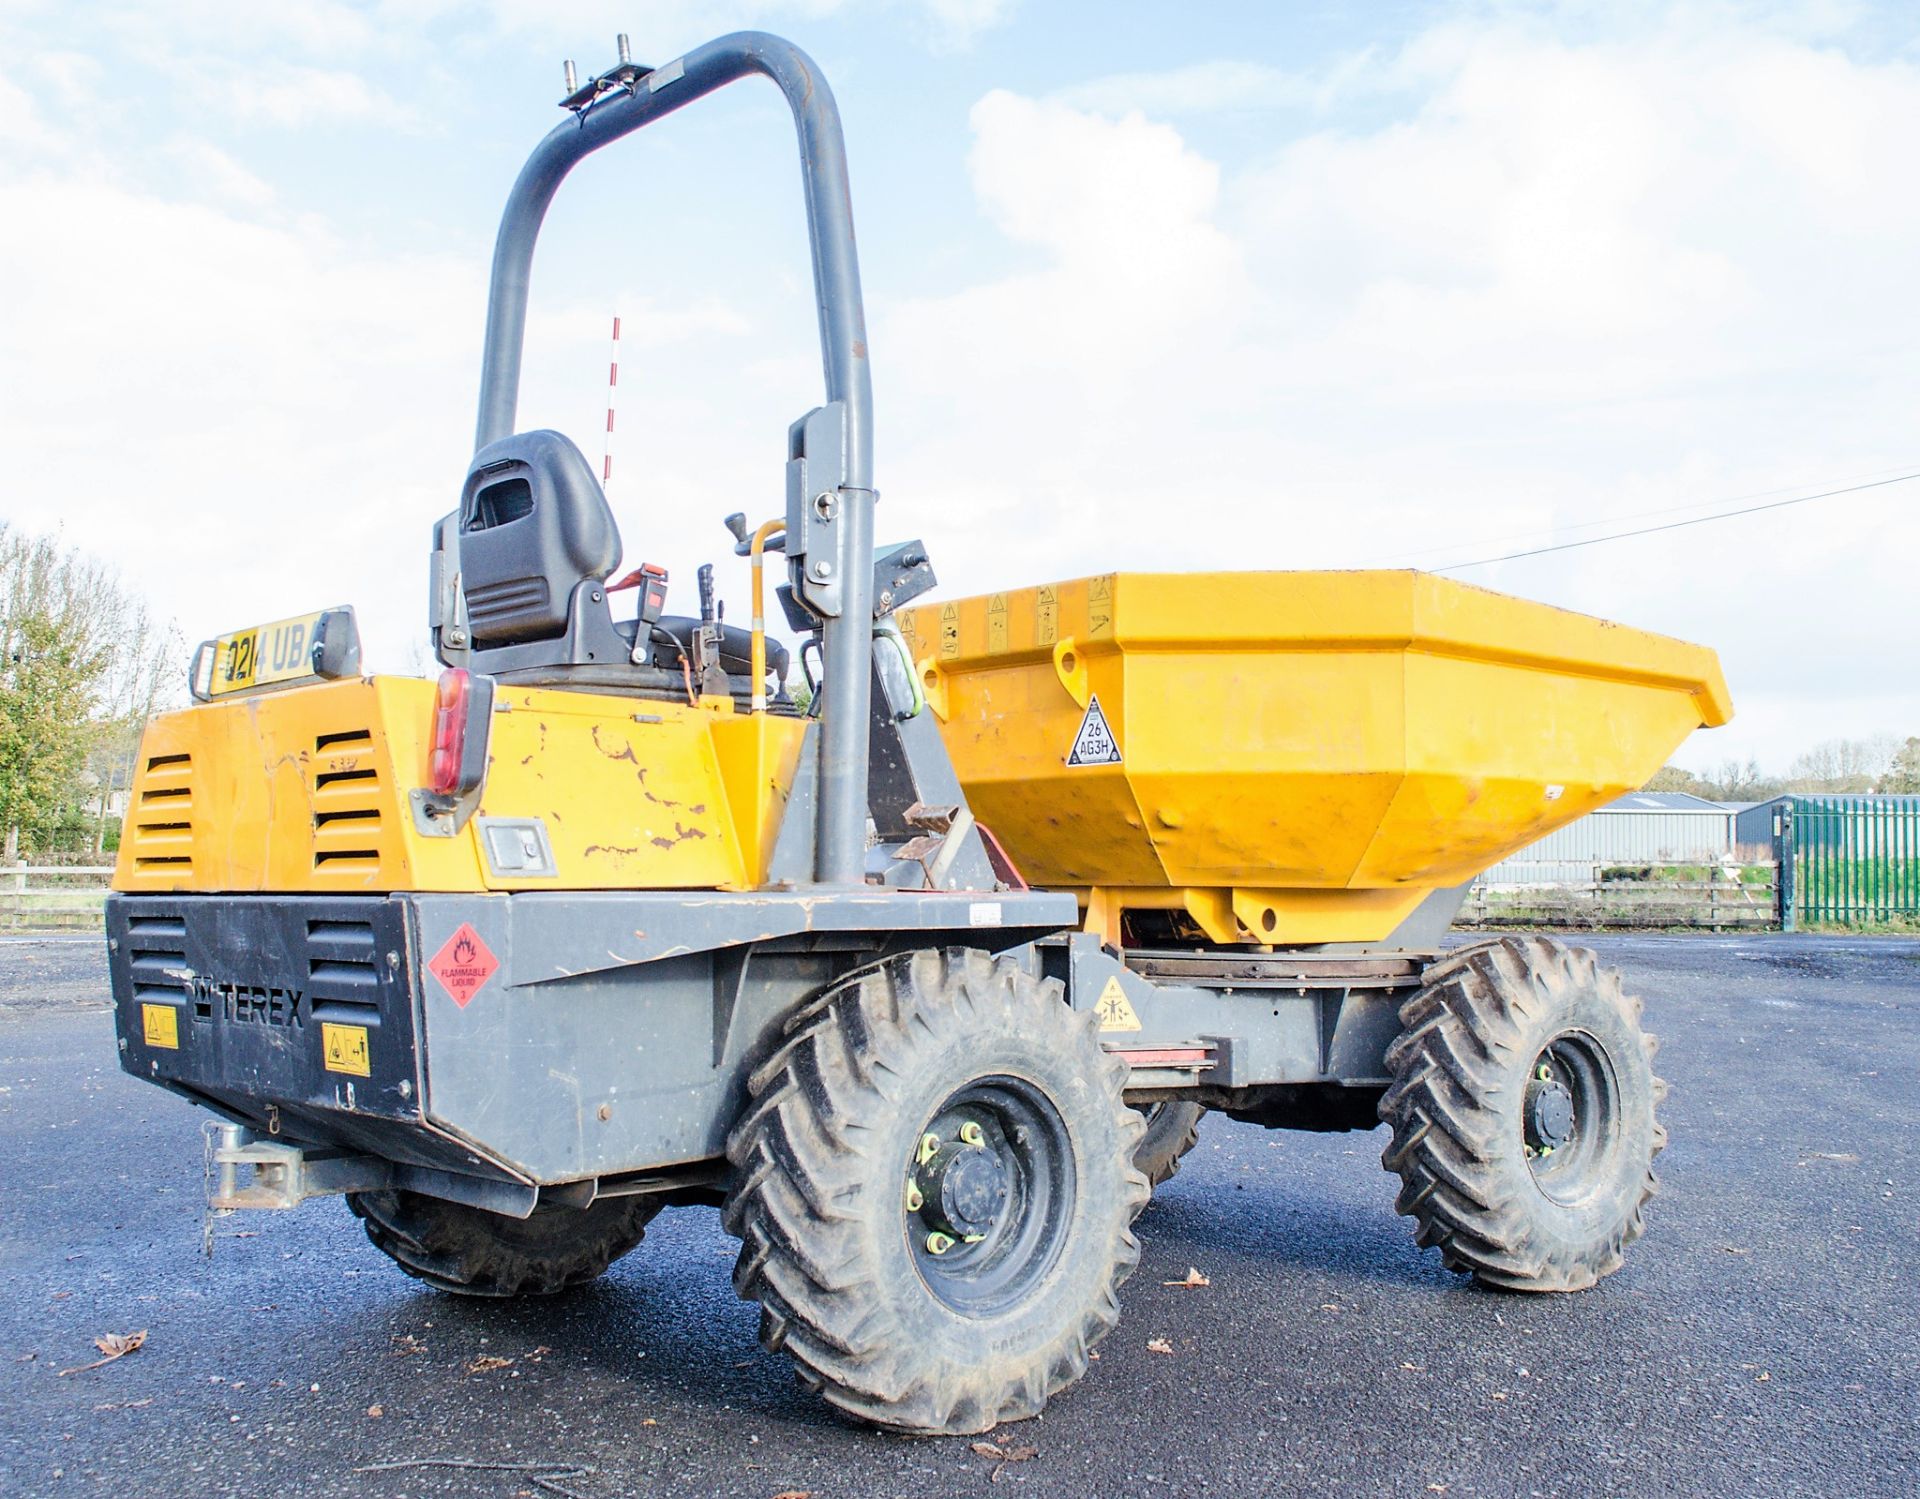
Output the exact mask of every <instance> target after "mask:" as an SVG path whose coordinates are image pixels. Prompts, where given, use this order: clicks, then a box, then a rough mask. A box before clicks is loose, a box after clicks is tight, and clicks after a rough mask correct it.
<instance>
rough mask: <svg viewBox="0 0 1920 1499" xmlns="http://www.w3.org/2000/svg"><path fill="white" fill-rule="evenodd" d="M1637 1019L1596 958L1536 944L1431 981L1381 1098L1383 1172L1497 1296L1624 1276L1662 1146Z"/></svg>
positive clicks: (1422, 1238) (1472, 954)
mask: <svg viewBox="0 0 1920 1499" xmlns="http://www.w3.org/2000/svg"><path fill="white" fill-rule="evenodd" d="M1640 1008H1641V1006H1640V1001H1639V1000H1637V999H1634V998H1631V997H1629V996H1627V995H1626V994H1624V993H1622V991H1621V988H1620V976H1619V975H1618V974H1617V973H1615V972H1613V971H1612V970H1610V969H1604V968H1602V967H1600V966H1599V962H1598V960H1597V959H1596V958H1595V956H1594V955H1593V953H1592V952H1590V951H1588V950H1587V949H1585V948H1576V947H1564V946H1562V945H1561V944H1560V943H1558V942H1552V941H1548V940H1547V939H1545V938H1540V937H1525V938H1522V937H1506V938H1502V939H1500V940H1498V941H1495V942H1490V943H1486V944H1483V945H1480V946H1476V947H1473V948H1470V949H1467V950H1465V951H1463V952H1458V953H1455V954H1453V955H1452V956H1450V957H1449V958H1447V959H1446V960H1444V961H1443V962H1441V963H1438V964H1436V965H1435V966H1434V967H1433V968H1431V969H1430V970H1428V974H1427V982H1426V986H1425V987H1424V988H1423V989H1422V990H1421V991H1420V992H1419V993H1418V994H1416V995H1415V996H1414V997H1413V998H1412V999H1410V1000H1408V1001H1407V1003H1406V1004H1405V1005H1404V1006H1403V1007H1402V1008H1401V1011H1400V1020H1401V1024H1402V1026H1403V1027H1404V1029H1403V1031H1402V1034H1401V1035H1400V1037H1399V1038H1398V1039H1397V1040H1395V1041H1394V1043H1393V1044H1392V1045H1391V1046H1390V1047H1389V1048H1388V1049H1387V1069H1388V1072H1389V1073H1390V1075H1391V1076H1392V1077H1393V1079H1394V1081H1393V1084H1392V1086H1391V1087H1389V1088H1388V1089H1387V1091H1386V1093H1385V1095H1384V1096H1383V1097H1382V1098H1381V1100H1380V1117H1381V1118H1382V1119H1384V1120H1385V1121H1386V1122H1387V1123H1388V1124H1390V1125H1392V1126H1393V1139H1392V1141H1391V1143H1390V1144H1389V1145H1388V1146H1387V1149H1386V1153H1385V1154H1384V1155H1383V1156H1382V1157H1381V1161H1382V1163H1383V1164H1384V1165H1385V1166H1386V1167H1387V1169H1388V1170H1390V1171H1395V1172H1397V1173H1399V1175H1400V1178H1401V1181H1402V1184H1403V1185H1402V1187H1401V1190H1400V1195H1399V1199H1398V1201H1397V1202H1396V1203H1395V1207H1396V1208H1397V1209H1398V1210H1399V1211H1400V1212H1401V1213H1404V1214H1406V1215H1407V1216H1409V1217H1411V1218H1412V1219H1413V1220H1414V1222H1415V1224H1416V1225H1417V1226H1418V1229H1419V1242H1420V1243H1421V1244H1422V1245H1429V1246H1434V1247H1437V1248H1438V1249H1439V1250H1440V1252H1441V1255H1442V1256H1443V1257H1444V1259H1445V1260H1446V1263H1447V1264H1448V1265H1449V1266H1450V1267H1451V1268H1453V1269H1456V1270H1463V1271H1469V1272H1471V1273H1472V1274H1473V1275H1474V1276H1475V1278H1476V1279H1478V1280H1480V1281H1481V1282H1482V1283H1483V1284H1486V1285H1492V1286H1499V1287H1503V1288H1505V1289H1508V1290H1517V1291H1578V1290H1583V1289H1585V1288H1586V1287H1588V1286H1591V1285H1592V1284H1593V1283H1594V1282H1595V1281H1596V1280H1598V1279H1599V1278H1600V1277H1601V1276H1603V1275H1610V1274H1612V1273H1613V1272H1614V1271H1615V1270H1617V1269H1619V1268H1620V1265H1621V1262H1622V1255H1623V1253H1624V1251H1625V1249H1626V1247H1627V1246H1628V1245H1629V1244H1631V1243H1633V1241H1634V1240H1635V1239H1637V1238H1639V1237H1640V1234H1641V1231H1642V1228H1643V1220H1642V1211H1643V1209H1644V1207H1645V1204H1646V1201H1647V1199H1648V1198H1650V1197H1651V1196H1653V1194H1654V1192H1655V1191H1656V1190H1657V1187H1658V1182H1657V1179H1656V1178H1655V1176H1654V1172H1653V1158H1654V1156H1655V1155H1657V1154H1658V1153H1659V1151H1660V1149H1661V1147H1662V1146H1663V1145H1665V1144H1666V1138H1667V1137H1666V1131H1665V1130H1664V1129H1662V1128H1661V1126H1660V1124H1659V1122H1658V1120H1657V1119H1655V1117H1654V1107H1655V1105H1656V1104H1657V1103H1658V1101H1659V1100H1660V1099H1661V1098H1662V1097H1664V1096H1665V1093H1666V1085H1665V1084H1664V1083H1662V1082H1661V1081H1660V1079H1658V1078H1657V1077H1655V1076H1654V1075H1653V1056H1654V1052H1655V1050H1656V1048H1657V1043H1656V1042H1655V1040H1654V1038H1653V1037H1652V1036H1649V1035H1647V1034H1645V1033H1644V1032H1643V1031H1642V1030H1641V1029H1640Z"/></svg>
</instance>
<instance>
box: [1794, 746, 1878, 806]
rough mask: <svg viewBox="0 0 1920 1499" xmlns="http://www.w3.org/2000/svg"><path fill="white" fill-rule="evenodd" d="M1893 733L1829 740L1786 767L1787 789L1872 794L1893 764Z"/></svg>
mask: <svg viewBox="0 0 1920 1499" xmlns="http://www.w3.org/2000/svg"><path fill="white" fill-rule="evenodd" d="M1896 748H1897V741H1896V740H1895V739H1894V737H1893V735H1891V734H1875V735H1873V736H1871V737H1870V738H1866V739H1827V740H1823V741H1822V742H1821V743H1819V744H1816V745H1815V746H1814V747H1813V748H1812V749H1810V750H1808V751H1807V752H1806V753H1805V754H1803V755H1800V756H1798V757H1797V758H1796V759H1795V760H1794V762H1793V764H1791V765H1790V766H1788V767H1787V790H1789V791H1814V792H1829V793H1841V794H1844V793H1849V792H1863V791H1871V790H1872V789H1873V784H1874V782H1875V781H1876V780H1878V779H1879V778H1880V776H1881V774H1882V773H1883V772H1884V771H1885V770H1886V769H1887V766H1888V764H1889V762H1891V761H1892V759H1893V756H1894V751H1895V749H1896Z"/></svg>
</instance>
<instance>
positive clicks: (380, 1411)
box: [367, 1405, 387, 1421]
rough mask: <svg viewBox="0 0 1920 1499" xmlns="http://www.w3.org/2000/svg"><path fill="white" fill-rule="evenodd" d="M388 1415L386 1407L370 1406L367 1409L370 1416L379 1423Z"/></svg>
mask: <svg viewBox="0 0 1920 1499" xmlns="http://www.w3.org/2000/svg"><path fill="white" fill-rule="evenodd" d="M386 1413H387V1412H386V1408H385V1407H384V1406H378V1405H370V1406H368V1407H367V1414H368V1415H369V1416H372V1417H373V1419H374V1420H376V1421H378V1420H379V1419H380V1418H381V1417H382V1416H384V1415H385V1414H386Z"/></svg>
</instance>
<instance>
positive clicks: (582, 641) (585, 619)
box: [458, 430, 787, 688]
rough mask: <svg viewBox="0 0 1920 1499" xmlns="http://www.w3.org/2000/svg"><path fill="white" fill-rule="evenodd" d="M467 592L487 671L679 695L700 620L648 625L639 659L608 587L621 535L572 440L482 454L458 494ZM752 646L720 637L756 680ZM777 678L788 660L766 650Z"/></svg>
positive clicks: (545, 435)
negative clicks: (657, 688) (654, 682)
mask: <svg viewBox="0 0 1920 1499" xmlns="http://www.w3.org/2000/svg"><path fill="white" fill-rule="evenodd" d="M458 525H459V552H460V557H459V572H460V591H461V593H462V595H463V598H464V602H465V605H466V615H467V628H468V634H469V636H470V638H471V640H472V642H473V644H472V663H473V665H474V668H475V669H476V670H479V671H488V672H495V673H512V674H518V675H523V676H526V675H531V676H535V677H542V678H553V679H558V678H561V677H562V676H563V675H564V676H571V677H575V678H591V679H592V680H594V681H608V680H610V679H615V678H617V679H622V680H634V681H635V682H636V685H645V683H644V682H643V681H640V680H639V679H646V678H653V677H655V676H657V675H659V674H662V673H665V674H666V676H667V679H668V680H670V682H671V683H672V685H674V686H675V687H676V688H677V687H678V685H679V684H680V683H681V682H682V680H683V675H684V674H683V672H682V668H681V662H682V658H683V657H684V656H686V655H687V654H688V653H690V652H691V650H692V645H693V636H694V634H695V632H696V631H697V630H698V628H699V623H700V622H699V621H698V620H697V619H692V618H687V617H684V616H671V615H670V616H667V617H666V618H663V619H661V620H660V621H659V623H658V624H656V625H653V626H651V627H648V634H647V639H646V641H645V643H644V649H642V650H641V651H640V652H638V653H637V654H638V655H639V657H640V660H639V661H638V662H635V661H634V659H633V658H634V656H635V654H636V652H635V651H634V636H635V633H636V630H637V629H638V628H639V626H638V625H637V622H636V621H634V620H631V619H628V620H619V621H616V620H614V618H613V614H612V608H611V605H610V603H609V599H608V589H607V579H608V577H609V576H611V575H612V573H613V570H614V568H615V567H616V566H618V564H619V561H620V528H619V526H618V525H617V524H616V523H615V522H614V518H613V508H612V507H611V506H610V505H608V504H607V496H606V491H605V490H603V489H602V488H601V486H600V480H599V478H598V476H597V475H595V473H594V471H593V466H592V465H591V464H590V463H588V461H587V459H586V456H585V455H584V454H583V453H582V452H581V451H580V449H579V448H577V447H575V446H574V444H573V442H572V440H571V439H569V438H568V437H566V436H565V435H564V434H563V433H559V432H552V431H545V430H542V431H536V432H519V433H516V434H514V435H513V436H512V437H505V438H502V439H501V440H500V441H498V442H494V443H489V444H488V445H487V446H486V447H484V448H482V449H481V450H480V451H479V452H478V453H476V454H475V455H474V458H473V462H472V464H471V465H470V466H469V467H468V470H467V479H466V483H465V485H464V486H463V487H462V489H461V492H460V510H459V512H458ZM749 646H750V638H749V636H748V633H747V632H746V631H745V630H742V629H739V628H738V627H736V626H733V625H727V626H724V627H723V628H722V631H721V642H720V665H721V667H722V669H723V670H725V671H726V672H727V673H729V674H730V675H733V676H745V675H747V674H748V673H749V672H750V671H751V662H750V659H749ZM767 663H768V665H769V667H771V668H772V670H773V671H775V672H776V673H777V674H778V675H779V676H780V677H782V678H784V677H785V676H786V671H787V651H786V647H785V646H783V645H782V644H781V643H780V642H779V641H777V640H771V639H770V640H768V641H767Z"/></svg>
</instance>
